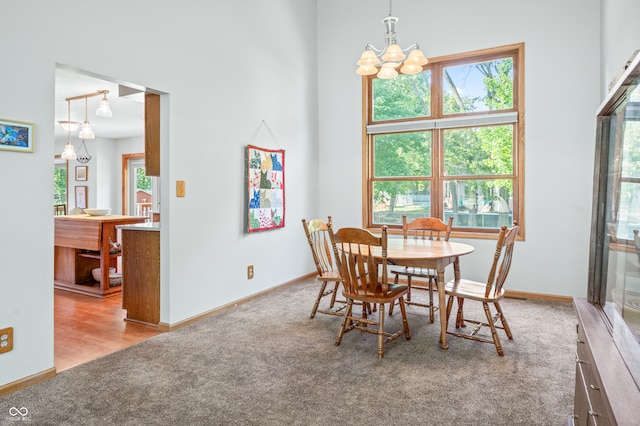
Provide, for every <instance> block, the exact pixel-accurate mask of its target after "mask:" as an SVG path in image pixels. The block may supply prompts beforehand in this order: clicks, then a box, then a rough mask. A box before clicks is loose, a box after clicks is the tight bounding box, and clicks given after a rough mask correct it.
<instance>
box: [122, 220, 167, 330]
mask: <svg viewBox="0 0 640 426" xmlns="http://www.w3.org/2000/svg"><path fill="white" fill-rule="evenodd" d="M119 229H121V232H122V308H123V309H126V310H127V316H126V319H127V320H129V321H135V322H142V323H146V324H151V325H156V326H157V325H158V323H159V322H160V231H159V225H158V224H157V223H155V224H151V223H149V224H145V225H144V226H122V227H119Z"/></svg>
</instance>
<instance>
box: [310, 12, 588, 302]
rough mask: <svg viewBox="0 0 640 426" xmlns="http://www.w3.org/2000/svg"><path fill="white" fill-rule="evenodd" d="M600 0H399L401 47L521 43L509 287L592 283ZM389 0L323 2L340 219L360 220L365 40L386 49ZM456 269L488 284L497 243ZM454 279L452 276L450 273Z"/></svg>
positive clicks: (326, 117) (545, 288)
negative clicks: (519, 166)
mask: <svg viewBox="0 0 640 426" xmlns="http://www.w3.org/2000/svg"><path fill="white" fill-rule="evenodd" d="M599 12H600V2H599V1H598V0H562V1H558V0H541V1H536V2H513V1H510V0H482V1H473V2H470V1H466V0H451V1H438V2H436V1H429V2H424V1H409V0H405V1H396V2H394V3H393V15H395V16H397V17H398V18H399V22H398V24H397V27H396V32H397V35H398V42H399V44H400V45H401V47H405V46H408V45H410V44H412V43H414V42H418V43H419V44H420V48H421V50H422V51H423V52H424V53H425V55H426V56H427V57H436V56H444V55H450V54H455V53H460V52H466V51H472V50H476V49H483V48H489V47H495V46H502V45H507V44H512V43H519V42H524V43H525V125H526V134H525V203H524V206H525V215H524V223H522V225H523V226H524V227H525V230H526V239H525V241H521V242H518V243H517V247H516V252H515V256H516V257H515V259H514V263H513V265H512V269H511V273H510V274H511V275H510V277H509V282H508V283H507V286H508V288H509V289H511V290H518V291H524V292H533V293H544V294H553V295H563V296H584V295H586V289H587V285H586V283H587V268H588V247H589V230H590V223H591V222H590V221H591V190H592V180H593V179H592V174H593V157H594V142H595V110H596V108H597V106H598V104H599V102H600V93H599V92H600V73H599V66H600V62H599V57H600V56H599V43H600V41H599V40H600V39H599V37H600V18H599ZM387 15H388V2H386V1H382V0H378V1H371V0H350V1H348V2H345V1H343V0H323V1H320V2H318V20H319V22H320V23H321V24H320V25H319V34H318V40H319V55H318V58H319V67H318V71H319V87H320V90H319V100H320V129H321V131H320V159H321V168H320V182H321V186H320V206H321V211H320V214H321V216H325V215H327V214H331V215H332V216H333V218H334V221H335V222H336V224H337V226H343V225H347V224H351V225H353V224H355V225H358V226H361V225H362V214H361V194H362V185H361V180H362V167H361V157H362V154H361V150H362V147H361V118H362V112H361V78H360V76H358V75H357V74H356V73H355V69H356V64H355V62H356V61H357V60H358V58H359V55H360V53H361V52H362V50H363V49H364V46H365V45H366V43H368V42H369V43H373V44H374V45H376V46H378V47H381V46H382V45H383V43H384V32H385V27H384V25H383V24H382V23H381V22H380V21H381V19H382V18H384V17H385V16H387ZM465 242H468V243H470V244H472V245H473V246H475V247H476V251H475V252H474V253H473V254H471V255H468V256H465V257H464V259H462V264H461V267H462V272H463V273H464V274H465V275H468V276H470V277H471V278H475V279H479V280H485V279H486V275H487V274H488V267H489V262H490V261H491V256H492V249H493V248H495V241H491V240H468V241H465ZM448 278H449V277H448Z"/></svg>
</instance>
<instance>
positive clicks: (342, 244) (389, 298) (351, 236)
mask: <svg viewBox="0 0 640 426" xmlns="http://www.w3.org/2000/svg"><path fill="white" fill-rule="evenodd" d="M327 226H328V228H329V236H330V238H331V245H332V247H333V252H334V255H335V259H336V265H337V268H338V270H339V271H340V275H341V277H342V285H343V288H344V291H343V294H344V297H345V298H346V300H347V311H346V312H345V315H344V317H343V319H342V323H341V324H340V329H339V331H338V336H337V337H336V346H338V345H340V342H341V341H342V337H343V336H344V334H345V333H346V332H348V331H351V330H354V329H357V330H360V331H363V332H367V333H372V334H376V335H377V336H378V358H382V357H383V356H384V345H385V343H388V342H390V341H392V340H395V339H397V338H398V337H400V336H402V335H404V336H405V338H406V339H407V340H409V339H411V334H410V333H409V323H408V322H407V314H406V311H405V305H404V296H405V295H406V294H407V291H408V287H407V286H406V285H397V284H389V282H388V280H389V273H388V271H387V227H386V226H383V227H382V235H381V236H380V237H376V236H375V235H373V234H372V233H371V232H369V231H367V230H366V229H360V228H342V229H339V230H338V231H337V232H336V233H334V232H333V225H332V224H328V225H327ZM376 249H377V250H380V252H381V255H380V257H379V259H378V260H377V259H376V258H375V256H374V250H376ZM380 270H381V271H380ZM396 300H397V301H398V304H399V305H400V312H401V313H402V329H400V330H398V331H396V332H394V333H389V332H387V331H385V329H384V320H385V318H384V317H385V309H384V307H385V304H389V305H392V304H393V303H395V301H396ZM355 303H360V304H362V306H363V309H362V315H361V316H355V315H354V313H353V305H354V304H355ZM370 304H373V305H374V306H378V309H377V320H376V319H375V317H374V315H375V314H372V315H371V317H369V315H368V310H367V309H365V307H366V306H369V305H370ZM372 317H373V318H372Z"/></svg>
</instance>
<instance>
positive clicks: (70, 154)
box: [60, 142, 77, 160]
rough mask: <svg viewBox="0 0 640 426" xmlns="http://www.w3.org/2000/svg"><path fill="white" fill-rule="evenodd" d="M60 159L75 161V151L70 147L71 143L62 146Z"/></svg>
mask: <svg viewBox="0 0 640 426" xmlns="http://www.w3.org/2000/svg"><path fill="white" fill-rule="evenodd" d="M60 158H62V159H63V160H75V159H76V158H77V155H76V151H75V150H74V149H73V145H71V143H69V142H67V144H66V145H65V146H64V151H62V155H60Z"/></svg>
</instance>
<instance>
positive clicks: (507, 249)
mask: <svg viewBox="0 0 640 426" xmlns="http://www.w3.org/2000/svg"><path fill="white" fill-rule="evenodd" d="M519 230H520V226H518V221H514V222H513V227H512V228H511V229H509V230H507V227H506V226H502V228H501V229H500V233H499V234H498V242H497V243H496V252H495V254H494V256H493V264H492V265H491V270H490V271H489V278H488V279H487V294H488V293H489V292H490V291H491V288H492V287H493V286H494V280H495V288H494V291H495V293H499V292H500V291H501V290H502V286H503V285H504V282H505V281H506V279H507V275H508V274H509V269H510V268H511V260H512V259H513V247H514V246H515V242H516V237H517V236H518V232H519ZM501 258H502V260H501ZM499 261H500V266H498V262H499ZM496 271H497V273H498V276H497V278H496Z"/></svg>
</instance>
